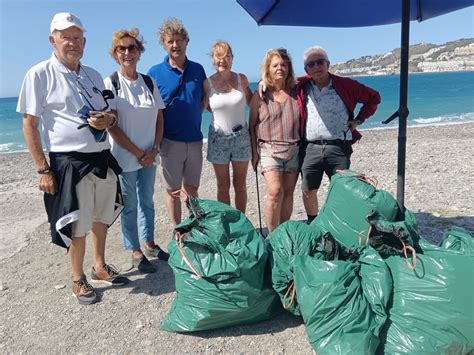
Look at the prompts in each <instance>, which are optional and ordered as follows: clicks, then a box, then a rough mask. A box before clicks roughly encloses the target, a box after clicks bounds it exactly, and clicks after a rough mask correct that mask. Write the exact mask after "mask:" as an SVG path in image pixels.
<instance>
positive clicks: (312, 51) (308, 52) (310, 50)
mask: <svg viewBox="0 0 474 355" xmlns="http://www.w3.org/2000/svg"><path fill="white" fill-rule="evenodd" d="M315 53H318V54H322V55H323V57H324V59H326V60H327V61H328V62H329V57H328V54H327V53H326V51H325V50H324V48H323V47H320V46H314V47H310V48H308V49H307V50H306V51H305V52H304V54H303V63H306V61H307V60H308V58H309V56H310V55H312V54H315Z"/></svg>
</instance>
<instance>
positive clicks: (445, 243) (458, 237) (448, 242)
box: [440, 227, 474, 254]
mask: <svg viewBox="0 0 474 355" xmlns="http://www.w3.org/2000/svg"><path fill="white" fill-rule="evenodd" d="M440 245H441V248H443V249H449V250H457V251H460V252H462V253H467V254H473V253H474V233H472V232H470V231H468V230H467V229H464V228H461V227H452V228H451V231H450V232H449V234H448V235H447V236H446V237H444V238H443V240H442V241H441V243H440Z"/></svg>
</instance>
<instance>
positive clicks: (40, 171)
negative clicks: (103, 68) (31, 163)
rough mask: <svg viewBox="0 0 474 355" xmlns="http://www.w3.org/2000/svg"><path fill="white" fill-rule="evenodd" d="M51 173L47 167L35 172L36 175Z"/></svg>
mask: <svg viewBox="0 0 474 355" xmlns="http://www.w3.org/2000/svg"><path fill="white" fill-rule="evenodd" d="M50 172H51V169H50V168H49V166H48V167H47V168H45V169H40V170H38V171H37V173H38V174H48V173H50Z"/></svg>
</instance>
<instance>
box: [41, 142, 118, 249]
mask: <svg viewBox="0 0 474 355" xmlns="http://www.w3.org/2000/svg"><path fill="white" fill-rule="evenodd" d="M49 159H50V168H51V170H52V171H53V172H54V175H55V177H56V181H57V184H58V192H56V194H55V195H50V194H46V193H45V194H44V204H45V207H46V213H47V214H48V222H49V224H50V227H51V237H52V242H53V243H54V244H56V245H59V246H61V247H63V248H69V245H70V244H71V238H72V223H73V222H75V221H77V220H79V216H80V214H79V202H78V199H77V194H76V185H77V184H78V183H79V181H81V179H82V178H83V177H84V176H86V175H87V174H89V173H90V172H92V173H93V174H94V175H95V176H97V177H98V178H101V179H105V178H106V177H107V170H108V169H109V168H110V169H112V170H113V172H114V173H115V175H117V176H118V175H119V174H120V173H121V172H122V169H121V168H120V166H119V164H118V162H117V160H115V158H114V157H113V156H112V154H111V153H110V150H103V151H101V152H97V153H79V152H66V153H63V152H61V153H55V152H50V153H49ZM122 209H123V200H122V193H121V190H120V184H119V181H118V179H117V195H116V198H115V208H114V220H115V219H116V218H117V217H118V215H119V214H120V212H121V211H122Z"/></svg>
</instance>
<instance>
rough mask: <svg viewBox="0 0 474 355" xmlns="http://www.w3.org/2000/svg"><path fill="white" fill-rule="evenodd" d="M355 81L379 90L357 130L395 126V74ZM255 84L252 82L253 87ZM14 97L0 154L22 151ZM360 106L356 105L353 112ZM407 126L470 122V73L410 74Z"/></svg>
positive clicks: (1, 102) (1, 109)
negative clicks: (374, 106)
mask: <svg viewBox="0 0 474 355" xmlns="http://www.w3.org/2000/svg"><path fill="white" fill-rule="evenodd" d="M356 79H357V80H358V81H360V82H362V83H363V84H365V85H367V86H370V87H372V88H374V89H375V90H377V91H378V92H380V95H381V97H382V103H381V104H380V105H379V107H378V110H377V112H376V113H375V115H374V116H372V117H370V118H369V119H368V120H367V121H366V122H365V123H364V124H363V125H362V126H361V127H360V128H361V129H387V128H396V127H398V120H397V119H396V120H394V121H392V122H391V123H390V124H388V125H384V124H382V121H383V120H385V119H386V118H388V117H389V116H390V115H391V114H392V113H394V112H395V111H396V110H397V109H398V105H399V90H400V85H399V82H400V78H399V76H398V75H391V76H372V77H358V78H356ZM256 86H257V84H256V83H252V84H251V88H252V90H255V88H256ZM17 99H18V98H16V97H15V98H0V153H7V152H15V151H25V150H26V144H25V141H24V139H23V134H22V128H21V115H20V114H19V113H17V112H15V109H16V104H17ZM359 108H360V106H358V107H357V108H356V112H357V111H358V109H359ZM408 108H409V110H410V115H409V116H408V126H411V127H413V126H433V125H448V124H460V123H469V122H470V123H474V72H456V73H433V74H411V75H410V77H409V82H408ZM247 115H248V110H247ZM211 119H212V116H211V114H210V113H209V112H207V111H206V112H204V114H203V116H202V131H203V134H204V137H206V138H207V132H208V127H209V123H210V122H211Z"/></svg>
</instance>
